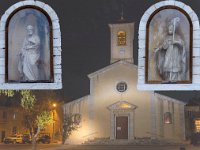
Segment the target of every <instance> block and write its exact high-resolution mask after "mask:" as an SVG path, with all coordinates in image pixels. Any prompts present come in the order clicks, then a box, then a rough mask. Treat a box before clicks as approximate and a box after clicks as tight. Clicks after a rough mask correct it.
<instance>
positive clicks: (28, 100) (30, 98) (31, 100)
mask: <svg viewBox="0 0 200 150" xmlns="http://www.w3.org/2000/svg"><path fill="white" fill-rule="evenodd" d="M20 94H21V96H22V97H21V106H22V107H23V108H24V109H33V107H34V105H35V103H36V98H35V95H34V94H33V93H32V92H31V91H30V90H22V91H20Z"/></svg>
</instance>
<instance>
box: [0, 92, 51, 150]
mask: <svg viewBox="0 0 200 150" xmlns="http://www.w3.org/2000/svg"><path fill="white" fill-rule="evenodd" d="M16 93H20V95H21V106H22V108H23V109H24V111H25V112H26V113H27V116H26V120H27V125H29V127H30V133H31V135H32V149H33V150H35V149H36V139H37V137H38V135H39V133H40V131H41V129H43V128H45V127H46V126H47V125H50V124H52V123H53V117H52V115H51V112H50V111H49V109H47V108H46V109H44V108H41V107H40V108H41V109H37V106H36V105H35V104H36V102H37V100H36V97H35V95H34V94H33V93H32V91H30V90H21V91H13V90H0V94H3V95H6V96H8V97H13V96H14V95H15V94H16ZM31 114H32V115H31ZM29 117H32V118H29ZM34 126H36V127H37V132H36V133H35V134H34V131H33V130H34Z"/></svg>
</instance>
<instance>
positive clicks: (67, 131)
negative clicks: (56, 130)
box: [62, 114, 78, 144]
mask: <svg viewBox="0 0 200 150" xmlns="http://www.w3.org/2000/svg"><path fill="white" fill-rule="evenodd" d="M74 116H75V115H73V114H68V115H65V117H64V122H63V136H62V143H63V144H64V142H65V140H66V139H68V138H69V136H70V135H71V134H72V132H73V131H74V130H77V129H78V125H77V123H75V122H74Z"/></svg>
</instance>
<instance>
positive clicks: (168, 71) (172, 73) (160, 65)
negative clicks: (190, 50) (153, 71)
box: [155, 17, 187, 82]
mask: <svg viewBox="0 0 200 150" xmlns="http://www.w3.org/2000/svg"><path fill="white" fill-rule="evenodd" d="M179 22H180V18H178V17H177V18H173V19H172V20H171V21H170V22H169V23H168V29H167V32H168V33H167V35H166V37H165V39H164V41H163V43H162V44H161V45H160V46H159V47H158V48H156V49H155V61H156V68H157V71H158V73H159V75H160V77H161V78H162V80H163V81H164V82H177V81H182V80H186V68H187V67H186V66H187V65H186V51H185V43H184V41H183V39H182V38H181V36H179V35H178V34H177V33H176V29H177V27H178V25H179Z"/></svg>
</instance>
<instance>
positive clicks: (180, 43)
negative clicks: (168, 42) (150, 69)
mask: <svg viewBox="0 0 200 150" xmlns="http://www.w3.org/2000/svg"><path fill="white" fill-rule="evenodd" d="M173 44H174V45H183V43H182V42H181V41H174V42H173Z"/></svg>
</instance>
